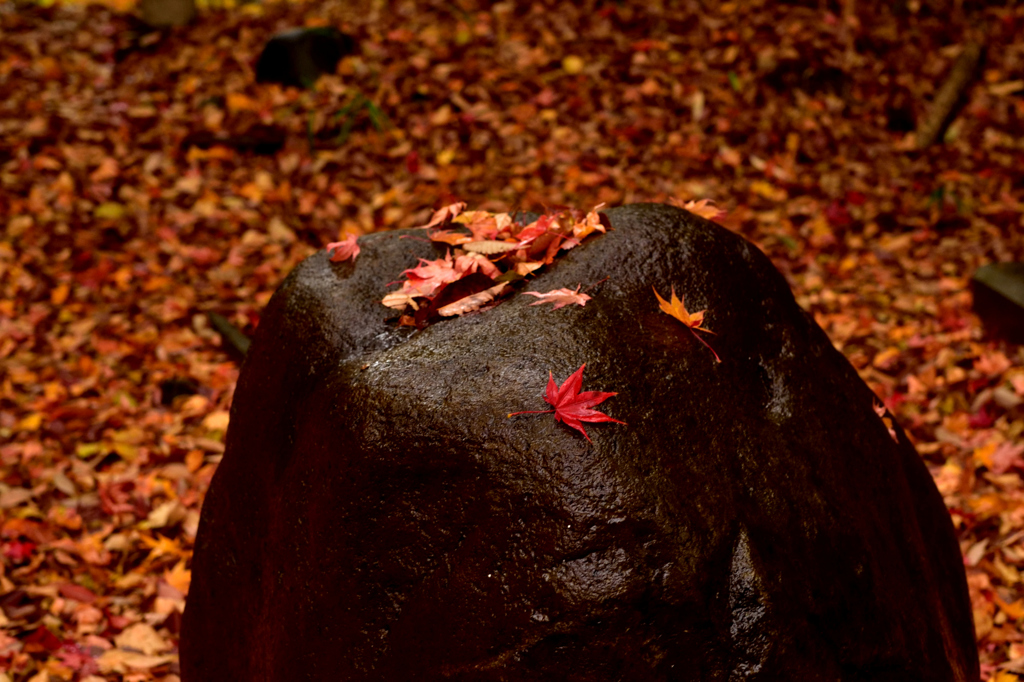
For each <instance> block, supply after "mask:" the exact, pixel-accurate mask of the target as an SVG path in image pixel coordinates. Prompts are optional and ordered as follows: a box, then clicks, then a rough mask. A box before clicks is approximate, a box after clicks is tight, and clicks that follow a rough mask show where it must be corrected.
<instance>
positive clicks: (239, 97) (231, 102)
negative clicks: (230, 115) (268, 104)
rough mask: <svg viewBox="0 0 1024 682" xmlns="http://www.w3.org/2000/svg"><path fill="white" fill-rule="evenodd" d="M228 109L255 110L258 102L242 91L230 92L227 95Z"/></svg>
mask: <svg viewBox="0 0 1024 682" xmlns="http://www.w3.org/2000/svg"><path fill="white" fill-rule="evenodd" d="M227 105H228V111H232V112H234V111H253V110H254V109H256V102H254V101H253V100H252V99H250V98H249V97H247V96H245V95H243V94H242V93H240V92H229V93H228V96H227Z"/></svg>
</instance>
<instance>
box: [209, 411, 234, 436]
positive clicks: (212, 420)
mask: <svg viewBox="0 0 1024 682" xmlns="http://www.w3.org/2000/svg"><path fill="white" fill-rule="evenodd" d="M230 419H231V414H230V413H229V412H228V411H226V410H218V411H216V412H211V413H210V414H208V415H206V418H205V419H203V427H204V428H207V429H209V430H210V431H227V429H228V421H229V420H230Z"/></svg>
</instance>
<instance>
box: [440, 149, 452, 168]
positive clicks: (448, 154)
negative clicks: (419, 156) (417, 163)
mask: <svg viewBox="0 0 1024 682" xmlns="http://www.w3.org/2000/svg"><path fill="white" fill-rule="evenodd" d="M454 159H455V147H448V148H447V149H442V150H441V151H439V152H438V153H437V165H438V166H441V167H442V168H443V167H444V166H447V165H449V164H451V162H452V161H453V160H454Z"/></svg>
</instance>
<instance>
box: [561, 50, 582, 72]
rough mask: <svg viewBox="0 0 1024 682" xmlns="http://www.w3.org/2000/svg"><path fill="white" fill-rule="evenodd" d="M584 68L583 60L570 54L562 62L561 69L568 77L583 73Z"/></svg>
mask: <svg viewBox="0 0 1024 682" xmlns="http://www.w3.org/2000/svg"><path fill="white" fill-rule="evenodd" d="M584 66H585V65H584V63H583V60H582V59H581V58H580V57H577V56H576V55H574V54H571V55H569V56H568V57H566V58H565V59H563V60H562V68H563V69H565V72H566V73H568V74H570V75H575V74H577V73H580V72H581V71H583V67H584Z"/></svg>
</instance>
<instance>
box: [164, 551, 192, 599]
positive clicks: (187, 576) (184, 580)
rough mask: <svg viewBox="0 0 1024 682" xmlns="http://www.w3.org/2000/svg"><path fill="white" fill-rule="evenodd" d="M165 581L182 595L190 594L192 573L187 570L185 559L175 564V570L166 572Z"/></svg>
mask: <svg viewBox="0 0 1024 682" xmlns="http://www.w3.org/2000/svg"><path fill="white" fill-rule="evenodd" d="M164 580H165V581H167V584H168V585H170V586H171V587H173V588H174V589H176V590H178V591H179V592H181V593H182V594H188V588H189V585H191V584H192V571H190V570H188V569H187V568H185V561H184V559H183V560H181V561H179V562H178V563H177V564H175V565H174V568H172V569H170V570H168V571H165V572H164Z"/></svg>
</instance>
